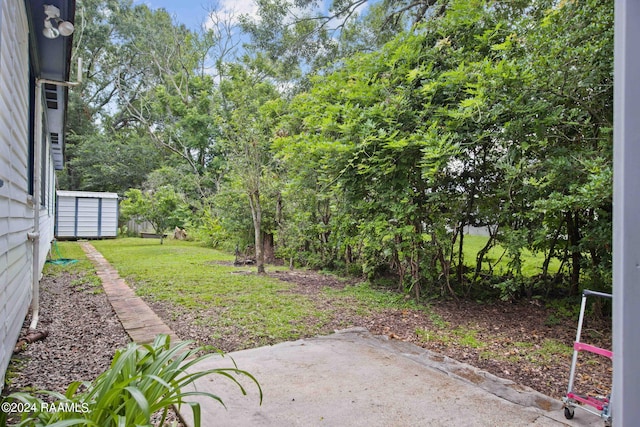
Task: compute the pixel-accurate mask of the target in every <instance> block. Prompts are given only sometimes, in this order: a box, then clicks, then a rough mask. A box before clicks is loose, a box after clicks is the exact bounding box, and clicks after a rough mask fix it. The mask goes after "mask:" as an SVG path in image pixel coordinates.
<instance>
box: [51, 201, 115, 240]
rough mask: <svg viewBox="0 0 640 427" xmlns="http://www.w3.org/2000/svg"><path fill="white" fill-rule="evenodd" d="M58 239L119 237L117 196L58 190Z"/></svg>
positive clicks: (56, 227) (56, 226) (56, 229)
mask: <svg viewBox="0 0 640 427" xmlns="http://www.w3.org/2000/svg"><path fill="white" fill-rule="evenodd" d="M57 196H58V197H57V202H56V204H57V209H56V225H55V234H56V238H58V239H100V238H107V237H116V236H117V235H118V194H117V193H98V192H90V191H58V192H57Z"/></svg>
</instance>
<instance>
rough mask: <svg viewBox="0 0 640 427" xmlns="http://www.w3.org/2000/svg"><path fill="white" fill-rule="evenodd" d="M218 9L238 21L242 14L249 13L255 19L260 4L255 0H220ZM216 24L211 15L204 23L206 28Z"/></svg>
mask: <svg viewBox="0 0 640 427" xmlns="http://www.w3.org/2000/svg"><path fill="white" fill-rule="evenodd" d="M216 11H218V12H220V13H221V14H222V15H223V16H227V17H228V18H231V19H232V21H234V22H237V21H238V18H239V17H240V15H248V16H250V17H251V18H253V19H257V18H258V5H257V4H256V3H255V2H254V1H253V0H219V1H218V2H217V7H216ZM214 25H215V23H214V22H213V20H212V19H211V17H209V18H208V19H207V20H206V21H205V23H204V27H205V28H212V27H213V26H214Z"/></svg>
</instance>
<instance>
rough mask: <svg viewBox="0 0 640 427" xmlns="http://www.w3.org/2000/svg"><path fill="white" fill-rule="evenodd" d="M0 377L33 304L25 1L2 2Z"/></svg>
mask: <svg viewBox="0 0 640 427" xmlns="http://www.w3.org/2000/svg"><path fill="white" fill-rule="evenodd" d="M0 14H1V17H0V22H2V25H1V26H0V180H2V181H3V185H2V187H0V380H1V379H2V378H3V376H4V371H5V369H6V367H7V365H8V363H9V359H10V357H11V354H12V351H13V347H14V345H15V343H16V340H17V338H18V335H19V333H20V327H21V326H22V322H23V320H24V318H25V315H26V313H27V310H28V307H29V304H30V302H31V278H32V277H33V276H32V251H33V247H32V244H31V243H30V242H29V241H28V240H27V232H29V231H32V230H33V207H32V205H31V203H30V200H29V197H28V185H29V179H30V177H29V176H28V170H29V167H28V163H29V154H28V152H29V45H28V25H27V19H26V12H25V9H24V3H23V2H22V1H18V0H0Z"/></svg>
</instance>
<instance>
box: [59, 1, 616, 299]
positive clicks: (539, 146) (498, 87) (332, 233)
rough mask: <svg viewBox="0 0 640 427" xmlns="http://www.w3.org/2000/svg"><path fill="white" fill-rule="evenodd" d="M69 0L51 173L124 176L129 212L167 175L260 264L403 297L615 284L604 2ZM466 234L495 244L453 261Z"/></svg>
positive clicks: (109, 181)
mask: <svg viewBox="0 0 640 427" xmlns="http://www.w3.org/2000/svg"><path fill="white" fill-rule="evenodd" d="M79 3H81V6H80V9H82V8H85V12H84V13H83V14H81V16H82V20H81V22H80V26H81V27H82V29H83V31H82V33H81V34H82V37H81V38H80V37H79V38H76V44H77V45H76V52H77V54H81V55H86V56H87V57H89V65H88V69H87V70H85V73H86V81H87V83H86V84H85V86H84V87H83V88H82V90H81V92H77V93H72V96H71V101H70V115H69V116H70V117H69V123H70V132H71V136H70V137H69V138H68V140H69V141H70V146H69V149H68V151H67V154H68V157H69V159H68V166H67V170H66V172H65V173H64V174H63V175H62V176H61V180H60V182H61V185H62V186H65V187H67V188H70V189H90V190H112V191H118V192H119V193H120V194H121V195H125V192H127V190H128V189H129V188H134V189H135V188H137V189H139V190H138V191H140V192H139V193H137V192H135V191H133V192H132V191H129V192H127V193H126V195H127V197H129V200H130V202H127V203H131V204H133V205H135V204H136V203H138V202H137V201H139V200H142V199H141V197H142V196H143V195H144V194H159V193H158V192H160V193H162V192H163V191H164V192H166V191H167V188H171V191H173V192H174V193H175V194H176V195H179V198H180V200H181V203H183V204H184V208H181V209H175V211H174V213H173V214H172V215H171V216H172V218H173V219H174V220H176V221H178V222H179V223H180V224H182V225H184V226H187V227H190V228H191V229H193V231H194V232H193V233H190V234H192V235H200V236H203V240H207V241H209V242H215V244H216V245H220V246H223V247H226V248H227V249H231V248H234V247H242V248H245V247H247V246H252V247H253V248H254V250H255V254H256V259H257V261H258V266H259V267H258V268H259V270H260V271H263V269H264V260H266V261H271V260H274V259H275V258H282V259H286V260H287V261H288V262H289V263H291V264H292V265H293V264H299V265H306V266H309V267H313V268H332V269H344V270H345V271H349V272H351V273H355V274H363V275H366V276H367V277H368V278H370V279H371V280H377V279H380V278H383V279H388V278H391V279H392V282H393V283H394V286H396V287H397V288H398V289H400V290H402V291H405V292H407V293H411V294H412V295H413V296H415V297H416V298H421V297H422V296H424V295H447V296H452V297H456V298H458V297H465V296H482V295H495V296H499V297H502V298H515V297H522V296H527V297H531V296H533V295H564V294H575V293H577V292H578V291H579V290H580V289H581V288H584V287H587V286H588V287H591V288H593V289H601V290H608V289H609V288H610V286H611V221H612V216H611V211H612V131H611V128H612V117H613V108H612V101H613V77H612V75H613V74H612V64H613V5H612V4H610V2H600V1H596V0H585V1H572V0H563V1H555V0H517V1H509V2H504V1H495V0H448V1H444V0H441V1H435V0H423V1H395V2H394V1H387V0H380V1H370V2H369V1H365V0H333V1H332V2H329V3H328V7H326V8H324V7H323V5H325V4H326V2H318V1H313V0H308V1H288V0H261V1H259V2H258V5H259V12H258V13H259V17H260V18H259V19H257V20H252V19H251V18H250V17H248V16H244V17H241V19H240V21H239V23H238V24H236V23H234V22H236V21H231V20H225V18H224V16H223V15H221V14H218V12H216V11H215V9H214V10H212V11H211V16H213V17H216V19H215V20H213V22H215V25H214V26H213V27H210V28H209V29H208V30H206V29H203V30H201V31H199V32H197V31H192V30H188V29H186V28H185V27H184V26H183V25H180V24H179V23H176V22H175V21H173V20H172V19H171V17H170V16H169V15H168V14H167V13H166V12H165V11H163V10H151V9H149V8H148V7H147V6H146V5H133V4H132V3H131V1H130V0H110V1H106V0H88V1H83V2H79ZM90 11H92V13H89V12H90ZM85 19H86V20H85ZM159 27H162V28H163V31H155V30H154V28H156V29H157V28H159ZM232 28H233V31H231V29H232ZM240 30H242V31H244V34H245V38H244V40H245V44H244V47H243V49H242V50H241V51H238V47H239V44H238V41H237V40H238V39H237V38H234V37H237V35H238V33H235V32H234V31H240ZM167 186H170V187H167ZM143 189H144V190H145V191H147V192H148V193H144V192H142V191H141V190H143ZM165 217H167V218H168V217H169V215H165ZM469 227H480V228H484V229H486V230H487V234H488V236H487V239H486V241H485V243H484V244H483V245H484V247H482V248H481V249H480V250H479V251H478V252H477V254H476V253H474V254H473V255H471V256H470V255H469V254H467V258H465V253H466V252H465V250H464V248H465V239H466V235H467V232H466V230H467V229H468V228H469ZM492 248H501V250H503V251H504V254H503V257H504V259H505V260H508V268H507V269H506V270H501V271H499V272H498V271H495V270H494V267H495V265H496V260H495V259H490V257H489V256H488V254H489V252H490V250H491V249H492ZM525 254H537V255H539V258H538V259H540V262H539V265H538V266H537V267H536V273H535V274H533V275H531V274H525V273H524V272H523V256H525ZM554 263H555V265H556V267H553V268H552V267H551V265H554Z"/></svg>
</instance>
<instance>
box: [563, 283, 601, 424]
mask: <svg viewBox="0 0 640 427" xmlns="http://www.w3.org/2000/svg"><path fill="white" fill-rule="evenodd" d="M589 296H594V297H601V298H611V297H612V296H611V294H605V293H603V292H595V291H588V290H585V291H583V292H582V304H581V306H580V317H579V319H578V333H577V334H576V341H575V343H574V344H573V360H572V361H571V373H570V374H569V387H568V388H567V394H566V396H565V397H564V398H563V399H562V400H563V401H564V416H565V418H567V419H568V420H570V419H571V418H573V415H574V408H580V409H582V410H585V411H587V412H591V413H592V414H595V415H598V416H599V417H600V418H602V419H603V420H604V425H605V426H611V412H610V408H611V400H610V399H611V397H610V396H607V397H603V398H599V397H593V396H588V395H581V394H577V393H575V392H574V391H573V382H574V380H575V377H576V366H577V364H578V353H579V352H581V351H586V352H589V353H595V354H598V355H600V356H604V357H608V358H609V359H613V352H612V351H610V350H606V349H604V348H600V347H596V346H593V345H589V344H585V343H583V342H581V341H580V335H581V334H582V322H583V321H584V311H585V308H586V306H587V297H589Z"/></svg>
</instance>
